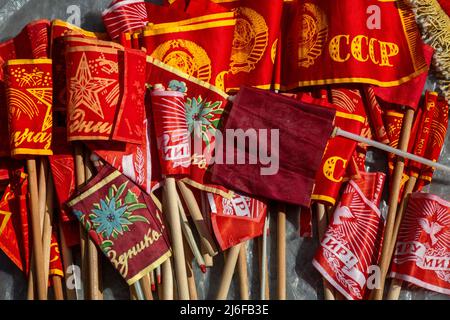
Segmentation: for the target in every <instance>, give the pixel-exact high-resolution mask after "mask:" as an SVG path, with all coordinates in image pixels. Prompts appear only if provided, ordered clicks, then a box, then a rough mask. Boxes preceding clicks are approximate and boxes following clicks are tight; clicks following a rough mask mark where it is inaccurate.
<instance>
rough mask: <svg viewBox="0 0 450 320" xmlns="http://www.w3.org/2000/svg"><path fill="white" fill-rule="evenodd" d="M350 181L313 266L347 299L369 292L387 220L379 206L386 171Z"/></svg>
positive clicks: (353, 298) (364, 175)
mask: <svg viewBox="0 0 450 320" xmlns="http://www.w3.org/2000/svg"><path fill="white" fill-rule="evenodd" d="M361 176H362V179H361V180H351V181H350V182H349V183H348V184H347V187H346V188H345V191H344V193H343V194H342V198H341V201H340V203H339V205H338V206H337V208H336V211H335V212H334V215H333V220H332V221H331V223H330V225H329V226H328V229H327V232H326V233H325V236H324V238H323V239H322V242H321V246H320V247H319V249H318V251H317V252H316V255H315V257H314V260H313V265H314V267H315V268H316V269H317V270H318V271H319V272H320V273H321V274H322V276H323V277H324V278H325V279H327V280H328V281H329V282H330V283H331V284H332V285H333V287H335V288H336V289H337V290H338V291H339V292H340V293H342V294H343V295H344V296H345V297H346V298H347V299H350V300H361V299H364V298H365V297H366V295H367V293H368V290H367V278H368V268H369V267H370V266H371V265H376V264H377V262H378V259H379V256H380V249H381V242H382V234H383V230H384V219H383V217H382V216H381V212H380V210H379V209H378V205H379V203H380V200H381V193H382V191H383V186H384V181H385V175H384V174H383V173H363V174H362V175H361Z"/></svg>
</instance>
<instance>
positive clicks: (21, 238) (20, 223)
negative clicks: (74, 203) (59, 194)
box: [0, 170, 31, 274]
mask: <svg viewBox="0 0 450 320" xmlns="http://www.w3.org/2000/svg"><path fill="white" fill-rule="evenodd" d="M27 188H28V181H27V175H26V174H24V173H23V170H15V171H14V173H13V176H12V178H11V184H10V185H8V187H7V188H6V190H5V193H4V195H3V197H2V199H1V201H0V249H1V250H2V251H3V252H4V253H5V254H6V255H7V256H8V258H9V259H11V261H12V262H13V263H14V264H15V265H16V266H17V267H18V268H19V269H20V270H21V271H22V272H24V273H25V274H28V272H29V270H30V251H31V249H30V238H29V229H28V206H27Z"/></svg>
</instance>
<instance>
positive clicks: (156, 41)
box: [143, 12, 236, 88]
mask: <svg viewBox="0 0 450 320" xmlns="http://www.w3.org/2000/svg"><path fill="white" fill-rule="evenodd" d="M235 24H236V19H235V18H234V13H233V12H230V13H228V14H226V18H221V19H218V18H217V15H215V14H211V15H205V16H200V17H196V18H195V23H192V20H185V21H178V22H176V23H167V24H165V25H150V26H149V27H147V28H146V30H145V31H144V39H143V41H144V44H145V48H146V49H147V52H148V53H149V54H150V55H151V56H152V57H153V58H155V59H158V60H160V61H162V62H163V63H165V64H168V65H169V66H171V67H174V68H176V69H179V70H181V71H183V72H185V73H187V74H189V75H190V76H193V77H195V78H198V79H200V80H202V81H205V82H209V83H211V84H215V85H216V86H217V87H219V88H224V74H225V73H226V71H227V70H228V66H229V63H230V54H231V48H232V41H233V36H234V27H235Z"/></svg>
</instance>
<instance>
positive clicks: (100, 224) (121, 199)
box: [67, 166, 171, 285]
mask: <svg viewBox="0 0 450 320" xmlns="http://www.w3.org/2000/svg"><path fill="white" fill-rule="evenodd" d="M67 205H68V207H70V208H71V209H72V212H73V213H74V214H75V216H76V217H77V218H78V219H79V221H80V223H81V225H82V226H83V227H84V228H85V229H86V230H87V232H88V234H89V236H90V237H91V239H92V240H93V241H94V242H95V244H96V245H98V246H99V247H100V249H101V251H102V252H103V253H104V254H105V256H106V257H107V258H108V259H109V260H110V262H111V263H112V264H113V266H114V267H115V268H116V269H117V271H119V273H120V274H121V275H122V277H123V278H124V279H125V280H126V282H127V283H128V284H129V285H132V284H133V283H135V282H136V281H138V280H139V279H141V278H142V277H143V276H145V275H146V274H148V273H149V272H150V271H152V270H153V269H155V268H156V267H157V266H159V265H160V264H161V263H163V262H164V261H165V260H166V259H168V258H169V257H170V256H171V251H170V244H169V240H168V235H167V229H166V228H165V226H164V224H163V222H162V217H161V213H160V212H159V211H158V209H157V208H156V206H155V205H154V203H153V201H152V200H151V198H150V196H149V195H147V194H146V193H144V192H143V191H142V190H141V189H140V188H139V187H138V186H137V185H135V184H134V183H133V182H132V181H130V180H129V179H128V178H127V177H125V176H124V175H123V174H121V173H120V172H119V171H117V170H115V169H114V168H112V167H111V166H104V167H103V168H102V169H101V170H100V171H99V173H98V174H97V175H96V176H95V177H94V178H93V179H92V180H91V181H89V183H88V184H86V185H85V186H84V187H83V188H81V189H80V190H79V192H78V194H77V195H76V196H75V197H74V198H72V199H71V200H70V201H69V202H68V203H67Z"/></svg>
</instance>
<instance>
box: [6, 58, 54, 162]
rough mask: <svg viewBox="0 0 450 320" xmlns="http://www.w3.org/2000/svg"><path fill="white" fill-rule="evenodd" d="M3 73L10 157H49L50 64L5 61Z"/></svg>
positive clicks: (46, 62) (50, 111) (44, 61)
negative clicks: (6, 79) (5, 82)
mask: <svg viewBox="0 0 450 320" xmlns="http://www.w3.org/2000/svg"><path fill="white" fill-rule="evenodd" d="M7 72H8V83H7V98H8V121H9V134H10V148H11V155H12V156H13V157H18V156H24V155H51V154H52V150H51V148H50V147H51V143H52V125H53V114H52V99H53V83H52V82H53V80H52V60H50V59H31V60H9V61H8V62H7Z"/></svg>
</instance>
